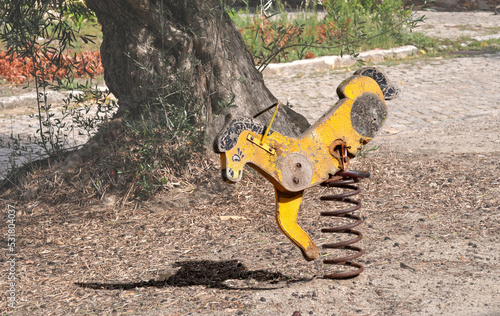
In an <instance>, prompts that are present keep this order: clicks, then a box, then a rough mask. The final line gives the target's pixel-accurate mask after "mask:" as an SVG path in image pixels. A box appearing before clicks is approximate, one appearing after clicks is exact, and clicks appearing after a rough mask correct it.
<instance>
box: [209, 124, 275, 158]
mask: <svg viewBox="0 0 500 316" xmlns="http://www.w3.org/2000/svg"><path fill="white" fill-rule="evenodd" d="M264 130H265V128H264V125H263V124H262V123H260V122H259V121H257V120H254V119H252V118H250V117H242V118H237V119H234V120H231V121H229V123H227V124H226V125H225V126H224V128H223V129H222V132H221V133H220V135H219V137H217V138H216V148H215V151H216V152H219V153H223V152H226V151H228V150H230V149H231V148H233V147H234V146H236V144H237V143H238V138H239V137H240V134H241V133H242V132H243V131H252V132H255V133H257V134H260V135H262V134H263V133H264ZM269 134H272V131H269Z"/></svg>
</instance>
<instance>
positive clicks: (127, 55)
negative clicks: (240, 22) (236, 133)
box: [86, 0, 309, 141]
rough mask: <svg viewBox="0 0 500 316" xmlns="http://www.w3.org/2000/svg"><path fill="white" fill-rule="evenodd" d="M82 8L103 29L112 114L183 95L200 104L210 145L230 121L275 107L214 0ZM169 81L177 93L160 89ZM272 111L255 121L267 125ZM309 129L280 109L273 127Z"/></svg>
mask: <svg viewBox="0 0 500 316" xmlns="http://www.w3.org/2000/svg"><path fill="white" fill-rule="evenodd" d="M86 4H87V6H88V7H89V8H90V9H91V10H93V11H94V12H95V13H96V15H97V18H98V21H99V23H100V24H101V26H102V32H103V43H102V46H101V58H102V62H103V66H104V69H105V81H106V84H107V86H108V87H109V89H110V91H111V92H112V93H113V94H114V95H115V96H116V97H117V98H118V100H119V102H118V104H119V106H120V108H119V111H118V114H117V115H118V116H120V115H123V113H125V112H127V111H128V112H131V113H140V112H141V111H142V110H143V108H144V104H146V103H148V102H149V103H151V101H152V100H155V99H158V98H160V99H162V100H163V101H162V102H169V104H173V105H175V106H182V102H181V101H180V100H181V99H180V98H179V96H180V95H182V98H183V99H186V98H189V99H190V100H191V101H192V100H196V102H199V104H200V105H201V106H202V107H203V109H204V114H203V115H202V119H206V122H205V123H206V127H207V129H206V133H205V135H206V138H207V140H209V141H210V140H212V139H213V138H214V137H216V135H217V134H218V133H219V132H220V130H221V129H222V127H223V125H224V122H225V120H227V119H228V118H229V116H231V117H239V116H253V115H254V114H256V113H259V112H260V111H262V110H263V109H265V108H267V107H269V106H271V105H272V104H274V103H276V102H277V99H276V98H275V97H274V96H273V95H272V93H271V92H270V91H269V90H268V89H267V88H266V86H265V85H264V81H263V78H262V76H261V74H260V73H259V72H258V71H257V70H256V68H255V64H254V62H253V59H252V56H251V54H250V52H249V50H248V49H247V47H246V45H245V43H244V41H243V39H242V38H241V36H240V33H239V32H238V30H237V28H236V27H235V25H234V23H233V22H232V21H231V19H230V17H229V16H228V15H227V14H226V13H225V11H224V10H223V9H222V8H221V1H220V0H197V1H188V0H87V1H86ZM180 81H182V82H181V83H179V82H180ZM175 82H177V84H176V85H175V87H176V91H172V89H166V88H165V87H166V86H168V87H172V84H173V83H175ZM228 105H231V106H228ZM271 113H272V111H270V113H266V114H264V115H262V116H261V117H259V119H260V120H261V121H262V122H263V123H264V124H266V123H267V122H268V120H269V119H270V116H271ZM308 126H309V124H308V123H307V120H306V119H305V118H304V117H303V116H302V115H299V114H297V113H295V112H294V111H292V110H291V109H288V108H285V109H282V110H280V113H279V114H278V117H277V119H276V121H275V123H274V124H273V129H274V130H276V131H279V132H281V133H283V134H285V135H289V136H297V135H298V134H300V133H302V132H303V131H305V129H307V127H308Z"/></svg>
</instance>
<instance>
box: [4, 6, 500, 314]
mask: <svg viewBox="0 0 500 316" xmlns="http://www.w3.org/2000/svg"><path fill="white" fill-rule="evenodd" d="M431 15H432V14H431ZM431 17H432V16H431ZM449 19H450V21H454V19H455V17H454V16H453V15H451V14H450V18H449ZM439 21H441V20H439ZM450 23H451V22H450ZM457 23H458V22H457ZM449 29H450V30H451V31H450V32H456V29H457V28H455V27H453V28H449ZM499 134H500V117H499V116H494V115H490V116H476V117H470V118H467V119H465V120H457V121H451V122H448V123H446V124H438V125H431V126H429V127H425V128H420V129H414V130H406V131H403V132H400V133H397V134H389V133H385V134H381V135H378V136H377V137H376V139H375V140H374V142H373V143H370V144H369V146H368V147H369V148H371V146H372V144H375V145H378V146H379V148H378V149H377V150H374V151H370V152H367V153H366V155H365V156H364V157H358V158H357V159H356V160H355V162H354V163H353V165H352V168H353V169H358V170H366V171H370V172H371V175H372V176H371V178H369V179H365V180H363V181H362V182H360V184H359V185H360V186H361V187H362V188H363V189H364V190H363V192H362V193H361V194H360V195H359V199H360V200H362V202H363V208H362V209H361V211H360V212H359V213H360V215H361V216H362V217H363V218H364V219H365V222H364V223H363V224H362V225H361V226H359V227H358V230H359V231H361V232H362V233H363V235H364V238H363V240H361V241H360V242H359V243H357V244H356V245H359V246H360V247H361V248H363V249H364V250H365V251H366V253H365V254H364V255H363V256H362V257H361V258H359V259H357V260H356V261H357V262H359V263H361V264H363V265H364V266H365V271H364V272H363V273H362V274H361V275H360V276H358V277H355V278H352V279H346V280H330V279H325V278H323V276H324V275H325V274H327V273H330V272H332V271H335V270H336V268H335V267H332V266H331V265H325V264H323V262H322V260H321V259H323V258H325V257H327V258H333V257H336V256H339V255H341V254H343V251H340V250H339V251H338V252H331V251H327V250H321V258H320V259H319V260H316V261H313V262H306V261H305V260H304V259H303V258H302V255H301V253H300V251H299V250H298V249H297V248H295V247H294V246H293V245H292V244H291V242H289V241H288V239H287V238H286V237H285V236H284V235H283V234H282V233H281V232H280V231H279V229H278V227H277V225H276V223H275V219H274V192H273V188H272V186H271V185H270V184H269V183H267V182H266V181H265V180H263V179H262V178H261V177H260V176H258V175H256V174H255V172H253V171H252V170H250V169H247V170H246V174H245V175H244V177H243V181H242V182H241V183H239V184H237V185H228V184H225V183H223V182H222V180H221V179H220V177H219V174H220V172H219V170H218V166H219V163H218V161H217V159H216V157H214V159H213V161H208V162H204V163H203V165H202V166H200V168H202V169H205V170H206V172H207V173H208V174H209V175H210V176H209V177H206V178H203V179H200V183H197V184H185V183H180V184H179V185H178V186H177V187H176V188H174V189H173V190H171V191H169V192H164V193H161V194H159V195H157V196H156V197H155V198H153V199H151V200H149V201H146V202H137V201H132V202H129V203H125V204H123V203H121V202H120V200H121V197H117V196H104V198H103V199H102V200H100V201H93V200H89V201H81V200H75V201H70V202H67V203H64V204H57V203H55V202H54V203H50V201H49V202H47V201H40V200H37V199H33V200H30V201H22V200H7V199H5V198H2V197H0V210H1V214H2V220H1V224H0V244H1V245H2V246H1V247H2V248H1V251H0V267H1V268H0V271H1V273H0V288H1V289H2V290H1V291H0V312H1V314H2V315H288V316H292V315H293V316H299V315H301V316H304V315H357V316H362V315H363V316H368V315H454V316H458V315H485V316H486V315H487V316H494V315H500V160H499V158H498V157H499V153H500V141H499V140H498V135H499ZM51 181H54V182H57V181H59V180H58V179H57V178H55V179H52V180H51ZM332 191H334V190H333V189H327V188H323V187H317V188H313V189H310V190H308V191H306V195H305V198H304V201H303V203H302V209H301V211H300V214H299V222H300V225H301V226H302V227H303V228H304V229H305V230H306V231H308V232H309V234H310V235H311V237H312V238H313V240H314V241H315V242H316V243H317V244H318V245H322V244H324V243H327V242H331V241H336V240H338V239H340V240H345V239H349V237H347V236H340V237H339V236H337V235H335V234H324V233H321V228H323V227H331V226H336V225H339V222H336V221H335V220H332V219H328V218H326V217H321V216H320V215H319V212H320V211H326V210H330V209H334V208H336V203H334V202H325V201H320V200H319V197H320V196H322V195H325V194H331V192H332ZM9 205H10V206H9ZM9 210H11V211H10V212H9ZM9 215H11V217H10V218H11V219H12V218H13V217H14V219H15V229H14V231H9V230H8V229H9V228H8V224H9V222H8V220H9ZM228 216H230V217H229V218H228ZM9 234H10V235H9ZM9 238H11V239H9ZM12 239H13V240H14V241H15V245H13V248H12V251H11V249H10V248H9V247H8V246H6V245H8V244H9V243H10V242H11V241H12ZM329 253H331V254H329ZM11 254H16V256H11ZM13 258H15V260H13ZM11 277H15V280H10V279H9V278H11ZM11 281H15V285H14V286H11ZM10 297H15V300H16V304H15V306H16V308H15V309H12V308H11V307H9V306H8V304H9V302H10V300H9V298H10Z"/></svg>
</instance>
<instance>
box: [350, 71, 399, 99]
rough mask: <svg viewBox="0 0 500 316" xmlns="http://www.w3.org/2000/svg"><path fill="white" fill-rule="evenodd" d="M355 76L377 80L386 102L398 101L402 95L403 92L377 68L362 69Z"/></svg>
mask: <svg viewBox="0 0 500 316" xmlns="http://www.w3.org/2000/svg"><path fill="white" fill-rule="evenodd" d="M354 75H359V76H365V77H370V78H372V79H373V80H375V81H376V82H377V83H378V85H379V87H380V90H382V93H383V94H384V99H386V100H393V99H396V98H397V97H398V96H399V94H400V91H401V90H399V88H398V86H396V85H395V84H393V83H392V82H390V81H389V79H388V78H387V76H386V75H385V74H384V73H383V72H382V71H381V70H379V69H377V68H375V67H363V68H360V69H358V70H357V71H356V72H355V73H354Z"/></svg>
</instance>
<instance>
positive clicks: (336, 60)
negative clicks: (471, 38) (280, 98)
mask: <svg viewBox="0 0 500 316" xmlns="http://www.w3.org/2000/svg"><path fill="white" fill-rule="evenodd" d="M418 51H419V50H418V48H417V47H415V46H412V45H408V46H402V47H397V48H392V49H375V50H369V51H366V52H362V53H360V54H359V55H358V57H357V58H354V57H353V56H351V55H345V56H342V57H340V56H324V57H319V58H313V59H304V60H296V61H292V62H290V63H283V64H269V65H268V66H267V68H266V69H264V71H263V74H264V75H272V74H274V75H287V74H290V73H291V72H300V71H303V70H304V69H305V68H307V70H308V71H311V70H314V71H324V70H331V69H338V68H342V67H349V66H353V65H355V64H356V62H357V61H358V60H362V61H365V62H381V61H384V60H387V59H401V58H406V57H408V56H412V55H415V54H416V53H417V52H418Z"/></svg>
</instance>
